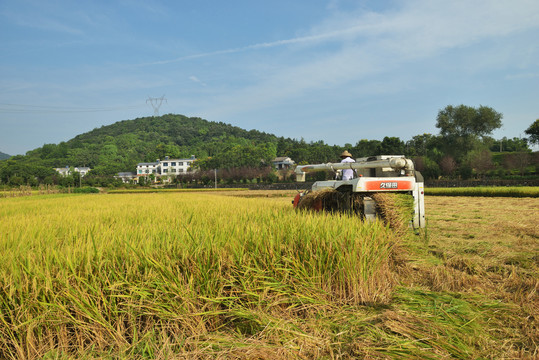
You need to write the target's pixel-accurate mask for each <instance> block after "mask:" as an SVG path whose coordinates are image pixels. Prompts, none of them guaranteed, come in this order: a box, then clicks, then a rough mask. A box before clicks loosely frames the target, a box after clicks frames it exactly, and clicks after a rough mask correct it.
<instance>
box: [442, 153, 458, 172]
mask: <svg viewBox="0 0 539 360" xmlns="http://www.w3.org/2000/svg"><path fill="white" fill-rule="evenodd" d="M439 165H440V170H441V171H442V174H443V175H448V176H451V175H453V173H454V172H455V170H456V169H457V163H456V162H455V159H453V157H451V156H450V155H446V156H444V157H443V158H442V160H440V164H439Z"/></svg>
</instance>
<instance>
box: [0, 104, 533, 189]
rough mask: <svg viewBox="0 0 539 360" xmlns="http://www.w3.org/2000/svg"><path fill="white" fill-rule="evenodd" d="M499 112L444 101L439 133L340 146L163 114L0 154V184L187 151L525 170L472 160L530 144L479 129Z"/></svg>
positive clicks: (211, 159) (201, 159) (428, 173)
mask: <svg viewBox="0 0 539 360" xmlns="http://www.w3.org/2000/svg"><path fill="white" fill-rule="evenodd" d="M501 118H502V115H501V114H500V113H497V112H496V111H494V110H493V109H491V108H489V107H485V106H480V107H479V108H473V107H469V106H465V105H459V106H456V107H455V106H451V105H450V106H447V107H446V108H445V109H443V110H440V111H439V113H438V117H437V122H436V126H437V127H438V128H439V129H440V134H439V135H431V134H422V135H416V136H414V137H413V138H412V139H410V140H408V141H406V142H404V141H402V140H401V139H400V138H398V137H391V136H386V137H384V138H383V140H382V141H380V140H367V139H361V140H359V141H357V143H356V144H355V145H352V144H345V145H344V146H340V145H328V144H326V143H324V142H323V141H311V142H306V141H305V140H304V139H302V138H301V139H300V140H297V139H290V138H284V137H277V136H275V135H272V134H267V133H264V132H260V131H256V130H250V131H247V130H244V129H241V128H239V127H235V126H232V125H229V124H225V123H222V122H210V121H206V120H203V119H200V118H196V117H186V116H183V115H174V114H167V115H164V116H160V117H146V118H138V119H134V120H124V121H120V122H117V123H114V124H112V125H108V126H102V127H101V128H98V129H94V130H92V131H89V132H87V133H85V134H81V135H78V136H76V137H75V138H73V139H71V140H69V141H66V142H61V143H59V144H44V145H43V146H42V147H40V148H37V149H34V150H31V151H28V152H27V154H26V155H25V156H20V155H19V156H13V157H11V158H10V159H9V160H3V161H0V184H11V185H22V184H24V185H37V184H56V185H62V186H74V185H76V186H79V185H80V183H81V181H80V180H81V179H78V177H77V175H74V176H73V177H72V178H66V179H61V178H60V177H59V175H58V174H57V173H56V172H55V171H54V170H53V168H54V167H65V166H88V167H90V168H91V169H92V172H91V174H92V176H94V178H91V177H85V178H84V179H82V183H85V184H86V185H89V186H113V185H114V186H115V185H118V184H117V183H115V182H114V179H113V175H115V174H116V173H118V172H122V171H133V170H134V169H135V167H136V164H137V163H139V162H151V161H155V160H156V159H164V158H165V156H170V157H171V158H189V157H191V156H192V155H195V156H196V158H197V159H198V161H197V163H196V166H198V167H199V168H200V169H201V170H212V169H233V168H260V169H262V168H265V167H267V166H270V165H271V160H272V159H273V158H275V157H276V156H288V157H290V158H292V159H293V160H294V161H295V162H296V164H319V163H327V162H339V161H340V159H339V155H340V154H341V153H342V151H344V150H348V151H350V152H351V153H352V155H353V157H354V158H361V157H368V156H376V155H401V154H402V155H406V156H408V157H410V158H414V159H415V160H416V162H417V164H416V165H417V166H418V169H419V170H420V171H422V172H423V175H424V176H425V177H427V178H437V177H439V176H440V175H444V176H450V177H453V176H456V175H458V176H460V177H461V178H468V177H471V176H472V175H474V174H481V175H487V174H491V173H496V174H498V173H504V174H505V173H507V174H511V173H512V172H517V173H520V174H521V175H524V174H533V173H534V170H533V166H535V168H537V165H534V160H533V159H534V157H533V156H528V155H526V156H524V157H522V156H520V157H519V158H516V157H507V158H504V159H503V160H501V159H496V158H493V161H491V164H489V161H488V159H486V157H483V158H481V159H480V160H481V161H479V160H478V159H479V158H478V156H477V154H480V153H484V151H488V150H489V149H490V150H491V151H496V150H498V149H499V145H500V143H501V144H502V149H503V151H504V152H510V153H515V154H516V153H523V152H529V151H530V149H529V148H528V143H527V139H519V138H513V139H507V138H503V139H501V140H495V139H493V138H491V137H489V136H487V135H488V134H490V132H492V130H494V129H496V128H498V127H500V125H501ZM538 123H539V121H536V122H535V123H534V124H532V126H530V128H529V129H528V130H526V133H527V134H529V135H530V136H531V137H530V142H533V139H534V136H536V135H534V134H536V131H537V130H536V128H537V126H539V125H538ZM534 131H535V132H534ZM1 155H2V153H0V156H1ZM487 157H488V156H487ZM483 165H485V166H483ZM500 170H502V171H501V172H500ZM489 176H490V175H489ZM107 177H108V178H107ZM201 180H202V179H201ZM249 180H250V179H249ZM208 181H210V180H209V179H208Z"/></svg>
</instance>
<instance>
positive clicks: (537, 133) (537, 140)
mask: <svg viewBox="0 0 539 360" xmlns="http://www.w3.org/2000/svg"><path fill="white" fill-rule="evenodd" d="M524 132H525V133H526V134H527V135H529V136H530V138H529V141H530V142H531V143H532V144H536V145H539V119H537V120H535V121H534V122H533V124H531V125H530V127H529V128H527V129H526V131H524Z"/></svg>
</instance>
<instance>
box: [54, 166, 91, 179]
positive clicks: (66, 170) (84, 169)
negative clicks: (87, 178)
mask: <svg viewBox="0 0 539 360" xmlns="http://www.w3.org/2000/svg"><path fill="white" fill-rule="evenodd" d="M71 169H73V172H78V173H79V174H80V176H81V177H84V175H86V174H88V172H89V171H90V170H92V169H90V168H89V167H86V166H79V167H74V168H70V167H69V166H66V167H65V168H54V170H56V172H58V173H59V174H60V175H62V176H69V175H72V174H73V172H71Z"/></svg>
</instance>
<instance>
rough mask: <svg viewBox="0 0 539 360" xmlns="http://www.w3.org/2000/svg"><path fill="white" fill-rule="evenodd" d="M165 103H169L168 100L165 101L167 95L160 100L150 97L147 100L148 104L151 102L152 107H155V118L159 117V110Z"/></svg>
mask: <svg viewBox="0 0 539 360" xmlns="http://www.w3.org/2000/svg"><path fill="white" fill-rule="evenodd" d="M163 101H164V102H167V99H165V95H163V96H161V97H160V98H153V97H149V96H148V99H147V100H146V104H147V103H148V102H150V105H151V106H152V107H153V116H159V108H160V107H161V104H163Z"/></svg>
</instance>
